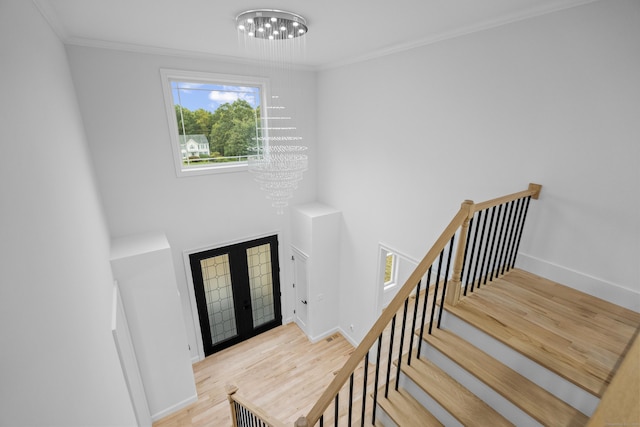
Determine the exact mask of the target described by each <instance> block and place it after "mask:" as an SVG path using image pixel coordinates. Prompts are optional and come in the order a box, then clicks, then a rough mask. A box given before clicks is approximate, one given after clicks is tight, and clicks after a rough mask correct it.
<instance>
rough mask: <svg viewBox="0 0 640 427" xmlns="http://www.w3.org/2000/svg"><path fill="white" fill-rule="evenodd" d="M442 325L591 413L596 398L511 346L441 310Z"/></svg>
mask: <svg viewBox="0 0 640 427" xmlns="http://www.w3.org/2000/svg"><path fill="white" fill-rule="evenodd" d="M442 327H443V328H444V329H449V330H450V331H452V332H454V333H455V334H457V335H459V336H460V337H462V338H464V339H465V340H467V341H468V342H469V343H471V344H473V345H474V346H476V347H478V348H479V349H481V350H482V351H484V352H485V353H487V354H489V355H491V356H492V357H493V358H495V359H497V360H499V361H500V362H502V363H503V364H505V365H506V366H508V367H510V368H511V369H513V370H515V371H517V372H519V373H520V374H521V375H523V376H524V377H526V378H527V379H529V380H530V381H532V382H534V383H536V384H538V385H539V386H540V387H542V388H544V389H545V390H547V391H549V392H550V393H552V394H554V395H555V396H557V397H558V398H560V399H562V400H563V401H565V402H567V403H568V404H569V405H571V406H573V407H574V408H576V409H578V410H579V411H580V412H582V413H584V414H586V415H588V416H591V414H593V412H594V411H595V408H596V407H597V405H598V402H599V400H598V398H597V397H595V396H593V395H592V394H590V393H588V392H587V391H585V390H583V389H582V388H580V387H578V386H576V385H575V384H573V383H571V382H569V381H567V380H565V379H564V378H562V377H560V376H558V375H557V374H555V373H553V372H551V371H549V370H548V369H546V368H544V367H542V366H540V365H538V364H537V363H535V362H534V361H532V360H530V359H528V358H527V357H525V356H523V355H522V354H520V353H519V352H517V351H515V350H513V349H511V348H510V347H508V346H506V345H505V344H503V343H502V342H500V341H498V340H496V339H494V338H493V337H491V336H489V335H488V334H485V333H484V332H482V331H480V330H479V329H476V328H475V327H473V326H472V325H470V324H468V323H467V322H465V321H463V320H462V319H460V318H458V317H456V316H454V315H452V314H451V313H449V312H447V311H445V312H444V313H443V317H442Z"/></svg>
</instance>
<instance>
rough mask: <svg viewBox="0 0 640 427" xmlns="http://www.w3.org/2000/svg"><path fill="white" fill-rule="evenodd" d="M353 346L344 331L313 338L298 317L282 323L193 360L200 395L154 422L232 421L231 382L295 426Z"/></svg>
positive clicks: (165, 425)
mask: <svg viewBox="0 0 640 427" xmlns="http://www.w3.org/2000/svg"><path fill="white" fill-rule="evenodd" d="M352 351H353V347H352V346H351V344H350V343H349V342H348V341H347V340H346V339H344V337H342V336H341V335H340V334H335V335H333V336H331V337H329V338H328V339H324V340H322V341H320V342H317V343H315V344H312V343H311V342H309V340H308V339H307V337H306V336H305V335H304V333H303V332H302V331H301V330H300V329H299V328H298V326H297V325H295V324H294V323H290V324H288V325H284V326H279V327H277V328H275V329H272V330H271V331H268V332H265V333H263V334H261V335H259V336H257V337H254V338H251V339H250V340H247V341H245V342H243V343H240V344H238V345H236V346H233V347H231V348H228V349H226V350H223V351H221V352H219V353H216V354H214V355H212V356H209V357H207V358H206V359H205V360H203V361H201V362H198V363H196V364H194V365H193V371H194V376H195V380H196V387H197V391H198V401H197V402H195V403H193V404H191V405H189V406H188V407H186V408H184V409H182V410H180V411H178V412H176V413H174V414H172V415H170V416H168V417H166V418H163V419H161V420H159V421H157V422H156V423H154V427H176V426H193V427H200V426H225V427H226V426H230V425H231V418H230V411H229V402H228V400H227V395H226V392H225V385H226V384H227V383H234V384H236V385H237V386H238V388H239V393H242V394H243V396H245V397H247V398H248V399H250V400H251V402H252V403H254V404H256V405H258V406H261V407H262V408H263V409H265V410H266V411H267V412H268V413H269V414H270V415H271V416H273V417H274V418H276V419H279V420H280V421H283V422H285V423H286V424H287V425H291V426H293V424H294V422H295V420H296V419H297V418H298V417H299V416H301V415H304V414H306V413H307V412H308V411H309V409H310V408H311V406H312V405H313V404H314V403H315V402H316V400H317V398H318V397H319V396H320V394H322V392H323V391H324V389H325V388H326V387H327V385H328V384H329V382H330V381H331V380H332V379H333V376H334V372H335V371H337V370H338V369H340V367H342V365H343V364H344V362H345V361H346V360H347V358H348V357H349V355H350V353H351V352H352Z"/></svg>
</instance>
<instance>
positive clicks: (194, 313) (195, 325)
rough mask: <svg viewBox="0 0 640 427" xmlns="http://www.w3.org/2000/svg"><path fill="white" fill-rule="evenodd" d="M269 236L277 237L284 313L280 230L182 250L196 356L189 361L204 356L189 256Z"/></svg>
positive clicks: (281, 299) (194, 361) (281, 302)
mask: <svg viewBox="0 0 640 427" xmlns="http://www.w3.org/2000/svg"><path fill="white" fill-rule="evenodd" d="M269 236H277V238H278V259H279V260H280V274H279V275H280V293H281V295H280V307H281V311H282V312H283V313H284V311H285V307H286V304H285V288H286V286H282V284H283V283H286V282H283V280H282V274H283V268H282V267H283V264H282V260H283V259H284V258H283V253H282V248H283V240H282V239H283V237H282V233H281V232H280V231H272V232H268V233H262V234H258V235H253V236H248V237H242V238H239V239H233V240H226V241H224V242H220V243H215V244H212V245H207V246H201V247H198V248H193V249H186V250H184V251H183V252H182V261H183V263H184V270H185V275H186V276H187V291H188V292H189V305H190V309H191V322H192V325H193V332H194V334H195V342H196V352H197V358H195V359H194V358H192V359H191V363H196V362H199V361H201V360H204V358H205V356H204V343H203V342H202V329H201V328H200V317H199V316H198V304H197V301H196V293H195V288H194V283H193V275H192V274H191V262H190V260H189V256H190V255H192V254H195V253H198V252H205V251H208V250H212V249H220V248H223V247H225V246H231V245H236V244H238V243H243V242H249V241H251V240H257V239H262V238H265V237H269ZM282 323H283V324H284V323H285V317H284V316H283V317H282Z"/></svg>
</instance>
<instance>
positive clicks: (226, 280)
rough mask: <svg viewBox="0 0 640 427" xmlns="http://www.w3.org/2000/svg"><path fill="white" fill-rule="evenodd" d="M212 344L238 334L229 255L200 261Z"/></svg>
mask: <svg viewBox="0 0 640 427" xmlns="http://www.w3.org/2000/svg"><path fill="white" fill-rule="evenodd" d="M200 268H201V269H202V279H203V282H204V295H205V299H206V301H207V312H208V315H209V331H210V333H211V341H212V344H217V343H219V342H222V341H224V340H227V339H229V338H232V337H235V336H236V335H238V328H237V326H236V315H235V313H234V305H233V288H232V286H231V270H230V268H229V255H228V254H224V255H219V256H215V257H212V258H207V259H203V260H202V261H200Z"/></svg>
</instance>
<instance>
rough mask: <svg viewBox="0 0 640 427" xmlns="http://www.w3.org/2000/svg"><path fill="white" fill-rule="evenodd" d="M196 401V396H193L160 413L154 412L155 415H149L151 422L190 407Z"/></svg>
mask: <svg viewBox="0 0 640 427" xmlns="http://www.w3.org/2000/svg"><path fill="white" fill-rule="evenodd" d="M197 400H198V394H197V393H196V394H194V395H193V396H191V397H189V398H187V399H185V400H183V401H182V402H178V403H176V404H175V405H172V406H170V407H168V408H166V409H163V410H162V411H160V412H156V413H155V414H153V415H151V421H153V422H156V421H158V420H159V419H161V418H164V417H166V416H168V415H171V414H173V413H174V412H176V411H179V410H180V409H182V408H184V407H185V406H187V405H191V404H192V403H193V402H196V401H197Z"/></svg>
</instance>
